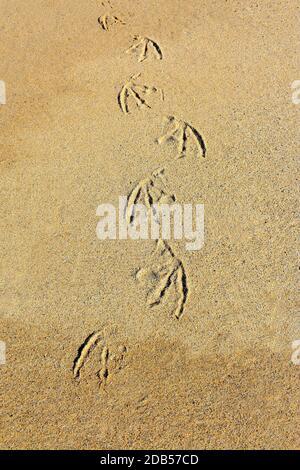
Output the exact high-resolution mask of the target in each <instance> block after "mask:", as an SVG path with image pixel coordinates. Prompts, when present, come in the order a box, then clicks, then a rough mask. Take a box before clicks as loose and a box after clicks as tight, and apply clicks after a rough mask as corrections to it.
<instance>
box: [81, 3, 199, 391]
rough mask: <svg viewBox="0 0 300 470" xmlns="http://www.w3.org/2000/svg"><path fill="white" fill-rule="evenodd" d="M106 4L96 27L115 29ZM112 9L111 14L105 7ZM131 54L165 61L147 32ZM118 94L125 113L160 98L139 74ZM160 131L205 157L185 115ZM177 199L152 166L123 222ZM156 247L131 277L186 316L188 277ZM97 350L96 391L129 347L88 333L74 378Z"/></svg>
mask: <svg viewBox="0 0 300 470" xmlns="http://www.w3.org/2000/svg"><path fill="white" fill-rule="evenodd" d="M102 6H103V7H105V8H106V11H105V12H103V13H102V14H101V15H100V16H99V18H98V23H99V25H100V29H101V30H102V31H103V32H105V33H108V32H109V31H110V29H112V28H113V27H118V26H124V25H126V22H125V21H124V20H123V19H122V18H120V16H119V15H118V14H117V13H114V12H113V6H112V5H111V3H110V0H107V1H106V2H102ZM108 9H109V10H110V11H109V13H108V12H107V10H108ZM125 53H126V54H130V55H132V56H133V57H134V58H135V59H136V60H137V62H138V63H139V64H142V63H143V62H145V61H150V60H151V59H156V60H163V58H164V55H163V52H162V49H161V47H160V45H159V44H158V42H156V41H155V40H154V39H150V38H149V37H146V36H140V35H134V36H133V41H132V44H131V45H129V47H128V49H127V50H126V51H125ZM123 83H124V84H123V86H122V87H121V89H120V91H119V93H118V97H117V99H118V105H119V108H120V110H121V111H122V113H124V114H125V115H127V114H129V113H131V112H132V111H133V110H136V109H141V110H142V109H148V110H149V109H151V104H150V99H151V97H152V95H155V94H156V95H158V96H159V98H160V100H161V101H163V100H164V93H163V90H162V89H160V88H157V87H156V86H150V85H146V84H144V83H143V81H142V80H141V72H138V73H135V74H132V75H131V76H130V78H129V79H128V78H127V79H126V80H125V81H124V82H123ZM163 125H164V133H163V134H162V135H161V136H160V137H158V138H157V139H156V143H157V144H159V145H162V144H165V143H168V142H175V143H176V144H177V155H176V157H177V159H182V158H185V157H187V156H188V155H189V154H191V153H192V149H193V148H194V153H196V156H199V157H205V155H206V144H205V142H204V139H203V137H202V136H201V134H200V132H199V131H198V130H197V129H196V128H195V127H193V126H192V125H191V124H189V123H188V122H186V121H185V120H183V119H180V118H177V117H176V116H174V115H172V114H170V115H168V116H167V117H166V118H164V119H163ZM175 201H176V196H175V194H174V193H173V192H172V191H171V190H170V189H169V188H168V184H167V181H166V178H165V169H164V168H160V169H157V170H154V171H153V172H152V173H151V174H150V175H149V176H147V177H145V178H143V179H142V180H141V181H140V182H139V183H137V184H136V185H135V186H134V188H133V189H132V190H131V191H130V193H129V195H128V198H127V207H126V220H127V224H129V225H130V224H133V223H134V221H135V205H136V204H143V205H144V206H145V207H146V208H147V210H148V211H150V212H151V213H152V214H153V215H154V216H155V215H156V212H155V207H157V205H159V204H172V203H174V202H175ZM154 243H155V249H154V251H153V252H152V254H151V256H150V259H149V260H148V262H147V264H146V266H144V267H141V268H138V269H137V270H136V272H135V279H136V281H137V282H138V283H142V284H143V285H144V286H145V287H146V304H147V306H148V308H149V309H153V308H155V307H156V308H157V307H158V306H160V305H162V304H163V303H164V302H166V301H167V298H169V299H171V303H172V311H171V316H172V317H173V318H176V319H177V320H180V319H181V318H182V316H183V314H184V311H185V307H186V302H187V300H188V294H189V289H188V280H187V275H186V271H185V268H184V265H183V263H182V261H181V260H180V259H179V258H178V257H177V256H176V255H175V254H174V252H173V250H172V248H171V246H170V245H169V244H168V243H167V242H166V241H164V240H162V239H160V238H158V239H156V240H154ZM95 354H97V360H96V364H97V371H96V375H97V379H98V383H99V388H100V390H102V389H104V388H105V387H106V386H107V385H108V383H109V382H110V381H111V379H112V377H113V376H114V375H115V373H116V372H118V371H120V370H122V369H123V368H124V366H125V364H126V362H125V361H126V354H127V348H126V346H124V345H118V346H116V345H115V344H111V341H110V338H109V337H107V335H105V333H104V332H103V331H95V332H93V333H92V334H90V335H89V336H88V337H87V338H86V340H85V341H84V342H83V343H82V345H80V347H79V349H78V352H77V355H76V358H75V360H74V363H73V377H74V379H75V380H76V381H78V382H80V381H81V379H82V378H83V376H84V371H85V369H86V368H87V363H88V362H89V360H90V358H91V356H92V355H93V357H94V355H95Z"/></svg>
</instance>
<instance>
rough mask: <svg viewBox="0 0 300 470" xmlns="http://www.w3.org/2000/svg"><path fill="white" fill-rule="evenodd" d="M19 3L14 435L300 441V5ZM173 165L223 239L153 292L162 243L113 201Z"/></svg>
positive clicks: (11, 33)
mask: <svg viewBox="0 0 300 470" xmlns="http://www.w3.org/2000/svg"><path fill="white" fill-rule="evenodd" d="M0 10H1V15H0V31H1V42H0V56H1V65H0V80H3V81H5V85H6V104H5V105H0V128H1V129H0V135H1V139H0V153H1V215H2V216H1V258H2V260H1V266H2V272H1V291H2V296H1V317H0V340H1V341H4V342H5V343H6V364H5V365H0V381H1V386H0V395H1V398H0V403H1V412H0V415H1V426H0V446H1V448H3V449H8V448H9V449H29V448H34V449H48V448H52V449H56V448H57V449H63V448H67V449H71V448H72V449H73V448H74V449H118V448H120V449H137V448H141V449H158V448H163V449H175V448H177V449H192V448H194V449H203V448H207V449H224V448H241V449H251V448H259V449H260V448H268V449H274V448H275V449H276V448H277V449H295V448H298V449H299V447H300V437H299V424H300V422H299V405H300V403H299V399H300V394H299V371H300V366H297V365H295V364H294V363H293V362H292V361H291V354H292V349H291V345H292V342H293V341H295V340H297V339H300V329H299V315H298V314H297V296H296V274H297V270H298V267H297V261H296V243H297V220H296V214H297V196H298V194H297V186H296V172H297V162H296V160H297V153H298V152H297V150H298V149H297V147H298V133H297V117H298V113H299V106H298V107H297V105H295V104H294V103H293V102H292V98H291V95H292V91H291V83H292V82H293V81H294V80H296V79H297V78H298V77H297V74H298V73H299V68H298V50H297V44H298V40H299V36H298V32H297V29H298V20H297V15H298V13H299V11H298V10H299V7H298V6H297V2H295V1H293V0H288V1H287V0H278V1H275V2H274V1H269V0H255V1H254V0H253V1H252V0H230V1H225V0H218V1H212V0H201V1H200V0H199V1H196V0H184V1H182V0H131V1H130V0H118V1H117V0H110V2H109V1H106V2H102V1H100V0H99V1H97V0H76V1H74V0H72V1H71V0H64V1H63V2H62V1H54V0H39V1H37V0H27V1H26V2H23V1H21V0H15V1H13V2H12V1H11V0H0ZM170 125H171V126H172V125H175V128H176V129H177V131H178V134H177V136H178V139H177V140H176V141H175V142H173V143H172V142H169V139H168V132H172V130H171V131H170V127H168V126H170ZM176 126H177V127H176ZM193 129H195V130H196V131H197V133H199V135H200V136H201V139H203V141H201V139H200V140H199V139H198V140H197V135H198V134H197V135H196V134H193V132H192V130H193ZM187 140H188V141H189V143H190V144H191V145H189V147H188V148H187V149H185V146H184V141H187ZM204 154H205V158H203V157H204ZM178 157H181V158H178ZM157 169H163V170H164V175H165V176H166V180H167V185H168V188H170V191H171V193H172V194H174V195H176V200H177V201H180V202H181V203H192V204H197V203H202V204H204V206H205V245H204V247H203V248H202V249H201V250H199V251H194V252H192V251H187V250H186V249H185V243H184V241H183V240H175V241H174V240H172V241H171V242H170V245H172V254H170V255H168V256H167V257H166V256H164V255H162V256H164V258H158V261H157V263H158V264H159V263H160V261H159V260H163V261H162V263H161V264H160V267H161V269H162V270H165V271H164V272H165V273H167V274H170V273H171V274H170V276H169V277H170V280H169V281H170V285H171V288H172V289H171V288H170V289H169V292H168V295H166V296H164V298H163V299H162V298H161V291H162V288H160V290H159V291H158V292H156V291H154V292H155V295H154V296H153V298H152V300H150V302H148V303H147V289H149V285H148V284H149V283H148V281H149V276H148V278H147V273H148V271H145V269H146V267H147V266H149V262H150V261H149V260H151V259H152V258H151V256H153V250H154V251H155V243H154V242H153V241H151V240H150V241H147V240H144V241H134V240H114V241H109V240H106V241H100V240H99V239H97V237H96V225H97V221H98V219H97V217H96V208H97V206H98V205H99V204H102V203H105V202H108V203H112V204H115V205H117V204H118V198H119V196H120V195H125V196H126V195H129V194H132V191H134V188H137V187H139V184H140V183H141V182H143V185H144V186H143V187H147V184H148V183H149V181H150V180H149V178H150V179H151V178H153V172H155V171H156V170H157ZM151 175H152V176H151ZM150 264H151V263H150ZM149 269H150V270H151V266H150V268H149ZM145 273H146V274H145ZM144 274H145V276H144ZM145 277H146V281H145ZM144 281H145V282H144ZM185 281H186V282H187V286H188V292H187V295H186V298H185V289H184V282H185Z"/></svg>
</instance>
